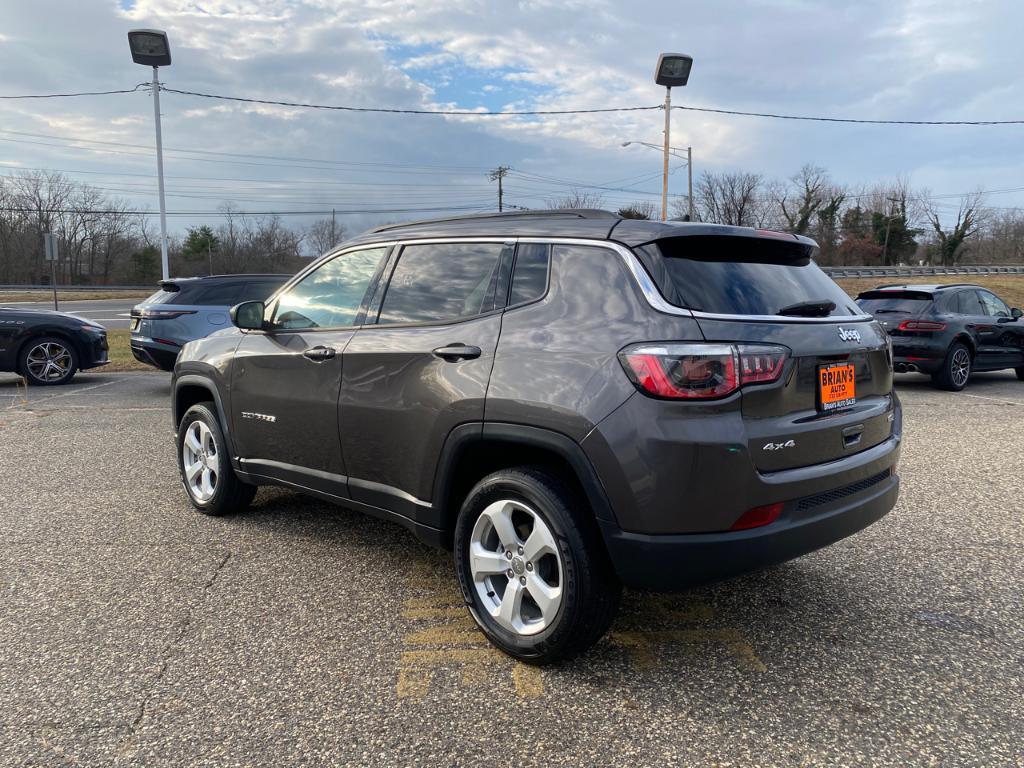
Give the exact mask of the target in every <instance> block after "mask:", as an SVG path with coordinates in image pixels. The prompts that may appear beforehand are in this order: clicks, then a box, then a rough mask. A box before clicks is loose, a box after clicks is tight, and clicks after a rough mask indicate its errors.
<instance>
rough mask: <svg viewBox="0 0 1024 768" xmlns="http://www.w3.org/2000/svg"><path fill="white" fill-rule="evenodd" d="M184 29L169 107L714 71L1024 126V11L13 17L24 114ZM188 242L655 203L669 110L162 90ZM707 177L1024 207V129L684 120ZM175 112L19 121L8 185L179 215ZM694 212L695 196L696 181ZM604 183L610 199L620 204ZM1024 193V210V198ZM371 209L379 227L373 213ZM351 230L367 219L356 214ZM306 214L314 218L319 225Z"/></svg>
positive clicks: (345, 8) (128, 80)
mask: <svg viewBox="0 0 1024 768" xmlns="http://www.w3.org/2000/svg"><path fill="white" fill-rule="evenodd" d="M134 27H156V28H161V29H165V30H167V31H168V33H169V35H170V39H171V46H172V55H173V59H174V63H173V65H172V66H171V67H170V68H167V69H164V70H161V79H162V81H163V82H164V84H165V85H166V86H168V87H173V88H179V89H184V90H193V91H201V92H207V93H215V94H227V95H234V96H245V97H254V98H261V99H277V100H289V101H301V102H312V103H321V104H345V105H353V106H364V107H397V108H417V109H432V108H434V109H436V108H455V109H470V110H472V109H489V110H502V109H576V108H595V107H610V106H637V105H654V104H658V103H659V102H660V101H661V100H662V99H663V97H664V92H663V90H662V89H660V88H658V87H657V86H656V85H655V84H654V83H653V69H654V64H655V61H656V59H657V54H658V52H659V51H662V50H669V51H673V50H674V51H683V52H686V53H689V54H691V55H692V56H693V57H694V60H695V64H694V67H693V73H692V75H691V79H690V84H689V85H688V86H687V87H686V88H684V89H676V90H675V91H674V93H673V98H674V101H675V103H677V104H686V105H691V106H701V107H713V108H722V109H734V110H745V111H759V112H781V113H788V114H803V115H823V116H834V117H855V118H870V119H925V120H960V119H966V120H1007V119H1021V118H1024V84H1022V71H1024V53H1022V46H1021V43H1020V39H1019V36H1020V31H1021V30H1022V29H1024V6H1021V5H1020V4H1019V3H1014V2H1010V1H1009V0H992V1H990V2H985V1H983V0H974V1H972V0H956V1H955V2H953V1H945V0H941V1H940V0H902V1H901V0H861V1H860V2H856V3H851V2H838V1H834V2H811V1H810V0H750V1H748V2H739V1H738V0H734V1H732V2H729V1H722V0H719V1H718V2H694V1H693V0H659V1H658V2H643V1H641V2H628V3H627V2H611V1H606V0H518V1H516V0H445V1H444V2H412V1H411V0H394V1H393V0H352V1H351V2H350V1H349V0H31V2H29V1H28V0H7V2H4V3H3V4H2V6H0V73H2V75H0V95H11V94H27V93H52V92H69V91H85V90H107V89H119V88H125V87H128V88H131V87H133V86H134V85H136V84H137V83H140V82H142V81H143V80H146V79H148V77H149V71H148V70H147V69H145V68H143V67H139V66H137V65H134V64H132V62H131V59H130V56H129V53H128V46H127V41H126V37H125V33H126V32H127V30H128V29H131V28H134ZM162 113H163V129H164V143H165V148H166V153H165V154H166V158H165V173H166V174H167V193H168V198H167V205H168V210H169V211H170V212H171V213H172V214H173V215H172V219H171V230H172V231H181V230H182V229H183V228H184V227H185V226H186V225H191V224H195V223H197V222H199V221H214V222H215V220H214V219H212V218H203V217H201V216H200V215H199V214H200V213H201V212H212V211H215V210H216V209H217V207H218V206H219V205H220V204H221V203H222V202H224V201H231V202H232V203H233V204H234V205H235V207H236V208H238V209H240V210H245V211H253V212H261V211H280V212H296V211H299V212H304V211H324V210H330V209H332V208H334V209H336V210H337V211H339V218H340V220H341V221H343V222H345V224H346V226H348V227H349V228H350V230H359V229H362V228H364V227H366V226H369V225H371V224H373V223H377V222H380V221H395V220H401V219H405V218H417V217H420V218H422V217H423V216H425V215H433V214H432V212H431V209H438V208H444V209H448V210H451V211H452V212H453V213H454V212H462V211H469V210H484V209H491V208H493V207H494V206H495V204H496V189H495V185H494V184H493V183H491V182H489V181H488V179H487V175H486V174H487V171H488V169H491V168H494V167H496V166H498V165H507V166H511V167H512V168H513V169H514V170H513V172H512V173H511V174H510V177H509V178H508V179H507V184H506V198H505V199H506V202H507V203H510V204H513V205H523V206H537V205H541V204H543V202H544V201H545V200H546V199H548V198H552V197H557V196H558V195H560V194H564V193H565V192H566V191H567V190H569V189H571V188H572V187H574V186H575V187H578V188H580V189H585V190H588V191H593V192H596V193H600V194H602V195H603V196H604V201H605V203H606V204H607V205H608V206H609V207H611V206H618V205H620V204H624V203H627V202H629V201H632V200H652V201H656V200H657V199H658V195H659V193H660V183H659V173H660V157H659V155H658V154H657V152H655V151H653V150H650V149H646V148H644V147H642V146H630V147H627V148H623V147H622V146H621V144H622V143H623V142H625V141H631V140H632V141H648V142H652V143H657V142H659V141H660V140H661V128H662V125H661V123H662V119H663V117H662V113H661V112H660V111H649V112H633V113H621V114H612V115H607V114H605V115H590V116H574V117H523V118H494V117H490V118H488V117H437V116H410V115H387V114H353V113H346V112H325V111H311V110H304V109H296V108H288V107H272V106H259V105H246V104H240V103H234V102H225V101H211V100H208V99H202V98H197V97H193V96H185V95H179V94H172V93H164V94H163V95H162ZM673 121H674V122H673V141H672V143H673V145H675V146H679V147H685V146H687V145H692V147H693V154H694V168H695V171H696V172H697V173H699V172H700V171H702V170H716V171H720V170H733V169H743V170H750V171H756V172H759V173H763V174H765V175H766V176H769V177H780V178H781V177H786V176H789V175H791V174H792V173H793V172H795V171H796V170H797V169H798V168H799V167H800V166H801V165H802V164H804V163H807V162H811V163H815V164H817V165H821V166H824V167H826V168H828V169H829V170H830V172H831V173H832V176H833V178H834V179H835V180H836V181H839V182H843V183H848V184H853V185H858V184H870V183H874V182H876V181H880V180H884V179H891V178H893V177H895V176H897V175H905V176H909V178H910V180H911V182H912V184H913V185H914V186H915V187H916V188H924V189H928V190H930V191H931V192H932V193H933V194H936V195H940V194H941V195H945V194H951V193H966V192H970V191H972V190H975V189H978V188H981V189H986V190H993V191H994V192H993V193H992V194H991V195H990V196H989V199H988V202H989V203H990V204H992V205H994V206H1007V207H1009V206H1024V155H1022V151H1021V148H1022V147H1024V126H995V127H927V126H920V127H911V126H908V127H902V126H901V127H897V126H856V125H836V124H828V123H810V122H794V121H780V120H769V119H763V118H751V117H738V116H726V115H713V114H706V113H705V114H702V113H694V112H679V111H675V112H674V113H673ZM152 146H153V115H152V105H151V97H150V95H149V94H148V93H147V92H145V91H140V92H138V93H135V94H131V95H115V96H97V97H88V98H85V97H83V98H77V99H52V100H45V101H42V100H31V101H28V100H17V101H0V173H11V172H15V171H17V170H18V169H19V168H21V169H35V168H45V169H54V170H60V171H62V172H65V173H67V174H68V175H69V176H70V177H72V178H75V179H76V180H80V181H85V182H88V183H90V184H93V185H94V186H97V187H100V188H102V189H104V190H106V191H108V192H109V193H110V194H111V195H116V196H119V197H123V198H124V199H126V200H127V201H129V202H130V204H131V205H133V206H136V207H149V208H151V209H153V210H155V209H156V207H157V202H156V191H155V189H156V184H155V178H154V166H155V161H154V159H153V150H152ZM670 184H671V191H672V192H673V193H676V194H679V193H685V189H686V173H685V169H683V168H681V167H679V166H676V167H675V169H674V172H673V175H672V177H671V181H670ZM600 188H604V189H600ZM1014 189H1017V190H1018V191H1013V190H1014ZM350 211H357V212H358V213H348V212H350ZM342 212H344V213H342ZM309 219H310V217H309V216H305V215H301V216H300V215H297V216H289V217H288V221H289V222H290V223H292V224H294V225H302V224H305V223H308V221H309Z"/></svg>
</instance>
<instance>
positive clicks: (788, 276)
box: [637, 235, 863, 317]
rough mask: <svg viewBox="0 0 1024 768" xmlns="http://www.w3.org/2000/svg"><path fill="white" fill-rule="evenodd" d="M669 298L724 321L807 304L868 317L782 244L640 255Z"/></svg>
mask: <svg viewBox="0 0 1024 768" xmlns="http://www.w3.org/2000/svg"><path fill="white" fill-rule="evenodd" d="M637 255H638V256H640V259H641V261H642V262H643V264H644V266H645V267H647V270H648V272H650V273H651V277H652V278H654V281H655V283H656V284H657V285H658V287H659V288H660V289H661V292H662V294H663V295H664V296H665V298H666V299H667V300H668V301H669V302H671V303H672V304H675V305H676V306H678V307H684V308H686V309H693V310H698V311H701V312H711V313H714V314H724V315H778V314H779V312H780V310H783V309H787V308H790V311H788V312H786V314H790V315H797V314H799V312H793V311H792V308H793V307H794V306H795V305H800V304H803V303H805V302H811V303H824V304H826V305H827V303H828V302H831V303H833V304H835V308H834V309H831V310H828V309H827V307H826V308H823V309H822V310H820V312H817V313H814V312H809V313H808V314H812V315H813V314H817V315H818V316H821V317H825V316H830V317H849V316H851V315H861V314H863V313H862V312H861V311H860V310H859V309H858V308H857V305H856V304H855V303H854V301H853V299H851V298H850V297H849V296H848V295H847V294H846V293H845V292H844V291H843V289H842V288H840V287H839V286H838V285H836V284H835V283H834V282H832V280H831V278H829V277H828V275H826V274H825V273H824V272H822V271H821V269H819V268H818V265H817V264H815V263H814V262H813V261H812V260H811V258H810V257H809V256H808V255H807V251H806V247H805V246H802V245H799V244H797V243H795V242H794V243H789V242H784V241H777V240H768V239H755V238H740V237H728V236H709V237H703V236H693V235H691V236H688V237H677V238H670V239H665V240H660V241H658V242H657V243H652V244H650V245H646V246H644V247H642V248H639V249H637Z"/></svg>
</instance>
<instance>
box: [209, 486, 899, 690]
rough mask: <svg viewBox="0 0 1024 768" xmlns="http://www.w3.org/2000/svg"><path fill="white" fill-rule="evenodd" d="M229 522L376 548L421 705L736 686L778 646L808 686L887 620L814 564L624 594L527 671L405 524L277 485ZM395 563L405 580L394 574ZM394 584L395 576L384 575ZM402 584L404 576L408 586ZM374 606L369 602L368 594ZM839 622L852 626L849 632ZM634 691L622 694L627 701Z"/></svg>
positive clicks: (404, 675) (403, 677)
mask: <svg viewBox="0 0 1024 768" xmlns="http://www.w3.org/2000/svg"><path fill="white" fill-rule="evenodd" d="M225 522H226V523H227V524H228V525H230V526H232V527H234V526H238V527H240V528H243V529H244V528H249V529H257V530H259V532H260V533H261V534H262V533H264V532H266V531H269V532H270V533H271V534H272V535H273V536H274V537H282V538H283V537H287V538H289V539H292V540H293V541H299V542H305V543H306V544H307V545H309V546H315V547H316V548H317V550H318V551H322V550H323V549H327V550H330V549H331V548H334V547H337V548H338V552H339V555H340V553H341V551H342V550H343V549H344V548H348V547H352V546H357V547H372V548H376V549H377V550H379V552H378V554H375V555H374V557H373V558H372V562H373V565H372V566H371V567H380V568H381V569H382V570H387V571H388V573H387V574H384V573H382V574H381V575H382V578H381V579H380V580H379V581H380V583H388V580H389V578H391V579H392V580H393V578H392V577H395V576H397V577H398V578H399V582H398V583H401V584H403V590H402V595H403V596H404V600H403V601H402V602H401V607H400V616H398V617H391V618H392V619H394V620H397V621H398V622H399V626H400V627H401V631H400V637H399V638H398V644H399V662H398V669H397V670H396V675H395V695H396V696H397V697H398V698H399V699H413V700H419V699H423V698H424V697H426V696H428V695H433V693H431V692H432V691H433V692H434V693H436V691H435V689H434V686H436V685H438V684H440V683H438V682H436V681H439V680H444V681H445V683H444V684H445V685H450V684H452V681H453V680H454V681H455V684H456V685H461V686H468V687H474V686H488V685H494V684H498V683H500V682H501V681H502V680H505V681H507V680H508V679H509V678H510V677H511V680H512V682H513V683H514V688H515V691H516V693H517V694H518V695H519V697H520V698H523V699H537V698H541V697H543V696H545V695H546V694H547V693H550V692H551V691H552V690H554V689H556V688H560V687H564V686H570V687H572V686H580V685H585V686H586V687H588V688H590V689H594V688H596V689H609V690H611V689H614V690H615V691H617V692H618V693H619V694H622V692H623V691H624V690H625V691H627V692H628V694H629V696H630V697H632V698H633V699H642V698H643V697H644V696H645V694H644V688H645V687H650V684H651V683H652V681H653V680H656V681H657V684H658V685H659V686H664V685H666V684H671V685H673V686H677V687H678V688H679V689H680V690H682V689H688V690H691V691H692V690H693V686H694V685H696V684H697V681H702V682H701V684H702V685H704V686H708V685H710V686H711V688H710V689H708V690H704V692H703V693H701V696H710V695H712V693H711V691H713V690H715V689H719V688H720V686H722V685H725V684H734V683H735V682H736V680H737V678H741V679H745V680H747V683H748V684H753V685H756V684H757V682H756V681H757V680H758V679H761V678H762V677H763V676H764V675H765V673H768V672H769V671H770V666H771V664H772V660H773V659H774V658H778V654H779V650H780V649H787V651H788V649H792V648H802V649H803V652H802V654H795V655H794V654H792V653H788V652H787V653H786V654H785V663H786V665H787V668H788V675H789V677H790V679H791V680H792V679H793V678H797V679H802V678H809V677H811V676H812V675H813V672H812V671H811V670H810V668H809V669H808V670H801V669H800V665H801V659H803V658H810V659H812V661H813V663H812V664H811V667H813V666H815V665H816V664H818V663H820V660H821V657H822V655H823V654H829V653H836V652H837V648H838V647H839V646H840V645H841V644H842V643H843V642H844V641H845V639H846V637H847V635H848V634H850V630H849V627H851V626H853V627H857V628H858V630H857V632H860V633H863V634H875V633H876V632H877V631H879V627H878V624H879V622H880V621H881V619H880V618H879V617H878V616H877V615H876V614H874V613H872V611H871V610H869V607H868V605H867V603H866V601H862V600H858V599H857V596H856V595H855V594H852V592H851V589H852V588H851V586H850V584H849V582H848V580H847V579H845V578H844V577H843V575H842V572H841V570H840V569H836V568H833V567H830V565H829V562H828V559H827V558H823V557H820V556H814V557H815V558H816V559H815V560H814V561H813V562H808V561H807V560H806V559H805V560H800V561H794V562H790V563H785V564H782V565H779V566H776V567H774V568H771V569H768V570H765V571H761V572H757V573H753V574H747V575H745V576H742V577H739V578H735V579H732V580H729V581H726V582H721V583H717V584H712V585H706V586H700V587H695V588H693V589H692V590H689V591H687V592H682V593H677V594H657V593H647V592H639V591H632V590H626V591H625V593H624V595H623V600H622V605H621V609H620V611H619V615H618V617H617V619H616V621H615V622H614V624H613V625H612V627H611V628H610V629H609V631H608V633H607V634H606V636H605V638H604V639H603V640H602V641H601V642H600V643H599V644H598V645H597V646H595V647H594V648H593V649H592V650H591V651H590V652H588V653H587V654H585V655H584V656H582V657H581V658H579V659H576V660H574V661H570V662H566V663H563V664H560V665H556V666H552V667H545V668H543V669H539V668H536V667H531V666H529V665H524V664H519V663H517V662H515V661H514V660H512V659H511V658H509V657H507V656H505V655H504V654H502V653H501V652H499V651H497V650H496V649H495V648H493V647H492V646H491V645H490V644H489V643H488V642H487V640H486V638H485V637H484V635H483V634H482V633H481V632H480V630H479V629H478V628H477V626H476V624H475V622H474V621H473V619H472V617H471V616H470V614H469V612H468V610H467V609H466V606H465V603H464V601H463V599H462V597H461V594H460V591H459V589H458V585H457V582H456V579H455V575H454V569H453V565H452V556H451V553H449V552H446V551H442V550H437V549H433V548H431V547H428V546H427V545H424V544H422V543H421V542H419V541H418V540H416V539H415V537H414V536H413V535H412V534H411V533H410V532H408V531H406V530H405V529H403V528H402V527H401V526H399V525H397V524H394V523H390V522H386V521H383V520H378V519H376V518H372V517H369V516H367V515H363V514H361V513H358V512H352V511H348V510H345V509H344V508H342V507H335V506H333V505H330V504H325V503H322V502H320V501H317V500H315V499H311V498H309V497H306V496H303V495H301V494H298V493H295V492H292V491H289V490H283V489H279V488H263V489H261V490H260V492H259V494H258V496H257V498H256V501H255V503H254V506H253V508H252V510H251V511H250V512H249V513H248V514H246V515H242V516H239V517H237V518H227V519H226V520H225ZM395 564H401V565H400V566H399V567H402V568H404V569H405V573H404V574H394V573H392V571H393V569H394V567H395ZM385 576H387V578H384V577H385ZM403 579H404V580H403ZM367 599H368V600H371V601H372V600H373V599H374V598H373V597H372V596H368V597H367ZM838 624H842V625H843V626H844V627H846V629H841V628H839V627H838ZM622 695H625V694H622Z"/></svg>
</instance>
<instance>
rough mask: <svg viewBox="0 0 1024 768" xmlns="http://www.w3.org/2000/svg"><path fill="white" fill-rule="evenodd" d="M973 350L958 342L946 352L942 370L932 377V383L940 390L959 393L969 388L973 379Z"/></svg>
mask: <svg viewBox="0 0 1024 768" xmlns="http://www.w3.org/2000/svg"><path fill="white" fill-rule="evenodd" d="M971 362H972V361H971V350H969V349H968V348H967V347H966V346H965V345H963V344H961V343H960V342H957V343H955V344H953V346H951V347H950V348H949V351H948V352H946V359H945V360H944V361H943V363H942V368H940V369H939V371H938V372H937V373H936V374H935V375H933V376H932V383H933V384H935V386H936V387H938V388H939V389H945V390H947V391H949V392H959V391H960V390H961V389H963V388H964V387H965V386H967V380H968V379H969V378H970V377H971Z"/></svg>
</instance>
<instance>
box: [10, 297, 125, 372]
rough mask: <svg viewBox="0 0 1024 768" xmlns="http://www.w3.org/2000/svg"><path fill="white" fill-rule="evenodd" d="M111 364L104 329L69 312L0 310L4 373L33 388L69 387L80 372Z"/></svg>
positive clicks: (19, 309)
mask: <svg viewBox="0 0 1024 768" xmlns="http://www.w3.org/2000/svg"><path fill="white" fill-rule="evenodd" d="M107 362H109V361H108V359H107V331H106V329H105V328H104V327H103V326H102V325H97V324H96V323H94V322H92V321H91V320H86V319H85V318H83V317H78V316H76V315H69V314H67V313H66V312H53V311H51V310H45V309H27V308H25V309H22V308H14V307H0V371H9V372H13V373H20V374H21V375H22V376H24V377H25V379H26V381H28V383H29V384H40V385H53V384H67V383H68V382H69V381H71V379H72V377H73V376H74V375H75V372H76V371H80V370H85V369H86V368H95V367H96V366H98V365H105V364H106V363H107Z"/></svg>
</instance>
